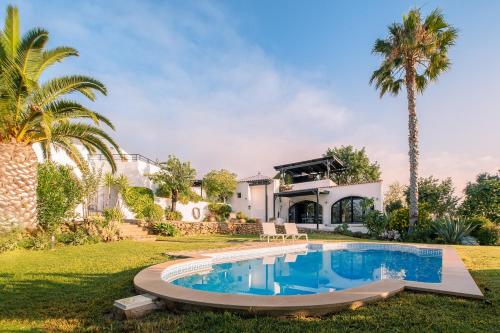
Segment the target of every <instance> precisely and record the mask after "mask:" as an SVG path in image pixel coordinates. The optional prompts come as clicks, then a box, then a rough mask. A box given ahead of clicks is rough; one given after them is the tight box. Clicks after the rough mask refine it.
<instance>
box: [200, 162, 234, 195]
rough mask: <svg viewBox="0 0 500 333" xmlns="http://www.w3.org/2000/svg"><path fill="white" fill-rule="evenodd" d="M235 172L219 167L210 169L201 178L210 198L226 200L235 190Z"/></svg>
mask: <svg viewBox="0 0 500 333" xmlns="http://www.w3.org/2000/svg"><path fill="white" fill-rule="evenodd" d="M237 184H238V181H237V180H236V174H234V173H232V172H230V171H227V170H224V169H221V170H212V171H210V172H209V173H207V174H206V175H205V177H204V178H203V187H204V188H205V192H206V193H207V196H208V197H209V198H210V199H211V200H217V201H221V202H224V203H225V202H226V201H227V200H228V199H229V198H231V196H232V195H233V193H234V191H235V190H236V185H237Z"/></svg>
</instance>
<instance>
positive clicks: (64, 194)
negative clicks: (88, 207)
mask: <svg viewBox="0 0 500 333" xmlns="http://www.w3.org/2000/svg"><path fill="white" fill-rule="evenodd" d="M36 194H37V212H38V223H39V226H40V227H41V228H42V229H43V230H46V231H52V230H54V229H55V228H56V227H57V226H58V225H59V224H61V223H63V222H64V220H65V219H67V218H70V217H72V216H74V212H75V208H76V206H77V205H78V204H79V203H80V202H81V201H82V186H81V183H80V181H79V180H78V178H77V177H76V176H75V175H74V173H73V169H72V168H71V167H68V166H64V165H57V164H55V163H52V162H46V163H43V164H40V165H39V166H38V186H37V190H36Z"/></svg>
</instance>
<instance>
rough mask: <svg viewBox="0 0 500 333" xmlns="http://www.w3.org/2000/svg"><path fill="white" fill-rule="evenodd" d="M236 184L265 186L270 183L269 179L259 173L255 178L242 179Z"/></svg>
mask: <svg viewBox="0 0 500 333" xmlns="http://www.w3.org/2000/svg"><path fill="white" fill-rule="evenodd" d="M238 182H240V183H249V184H250V185H265V184H270V183H271V177H268V176H265V175H263V174H261V173H260V172H259V173H258V174H256V175H255V176H250V177H246V178H242V179H240V180H239V181H238Z"/></svg>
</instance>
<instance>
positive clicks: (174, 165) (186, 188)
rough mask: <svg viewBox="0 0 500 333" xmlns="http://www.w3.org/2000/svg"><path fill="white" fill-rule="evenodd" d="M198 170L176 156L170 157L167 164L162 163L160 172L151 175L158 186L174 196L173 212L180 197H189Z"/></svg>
mask: <svg viewBox="0 0 500 333" xmlns="http://www.w3.org/2000/svg"><path fill="white" fill-rule="evenodd" d="M195 176H196V170H195V169H193V168H192V167H191V163H190V162H181V161H180V160H179V159H178V158H177V157H175V156H169V157H168V160H167V162H162V163H160V171H158V172H156V173H154V174H152V175H149V178H150V179H151V180H152V181H153V182H154V183H155V184H156V185H158V186H160V187H163V188H164V189H165V190H167V191H170V193H171V194H172V207H171V210H172V211H175V209H176V204H177V201H178V200H179V196H180V195H182V196H188V195H189V192H190V191H191V186H193V183H194V180H195Z"/></svg>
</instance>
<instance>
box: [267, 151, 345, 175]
mask: <svg viewBox="0 0 500 333" xmlns="http://www.w3.org/2000/svg"><path fill="white" fill-rule="evenodd" d="M274 169H275V170H277V171H286V172H287V173H290V174H291V175H292V176H298V175H302V174H312V173H326V172H327V171H328V169H329V170H330V171H340V170H342V169H344V164H343V163H342V161H340V160H339V159H338V158H337V157H336V156H325V157H320V158H315V159H312V160H306V161H300V162H293V163H288V164H282V165H277V166H275V167H274Z"/></svg>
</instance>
